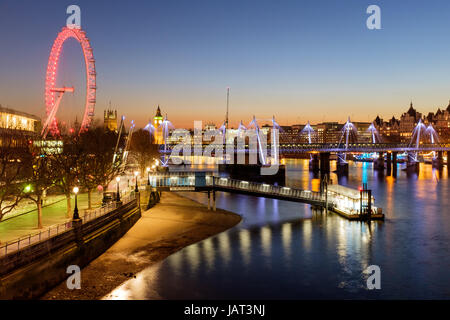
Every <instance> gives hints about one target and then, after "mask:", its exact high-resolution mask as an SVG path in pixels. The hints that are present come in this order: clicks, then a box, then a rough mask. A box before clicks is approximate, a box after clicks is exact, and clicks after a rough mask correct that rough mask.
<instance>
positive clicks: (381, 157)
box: [373, 152, 384, 170]
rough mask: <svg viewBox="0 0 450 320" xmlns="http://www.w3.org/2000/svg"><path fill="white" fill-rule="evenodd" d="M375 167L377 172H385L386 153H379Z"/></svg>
mask: <svg viewBox="0 0 450 320" xmlns="http://www.w3.org/2000/svg"><path fill="white" fill-rule="evenodd" d="M373 167H374V168H375V169H377V170H384V153H383V152H379V153H378V158H377V159H376V160H375V161H374V163H373Z"/></svg>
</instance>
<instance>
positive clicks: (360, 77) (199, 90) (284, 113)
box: [0, 1, 450, 128]
mask: <svg viewBox="0 0 450 320" xmlns="http://www.w3.org/2000/svg"><path fill="white" fill-rule="evenodd" d="M69 4H70V3H68V2H46V3H39V4H38V3H34V2H25V3H16V2H13V1H2V2H1V3H0V21H1V22H0V25H1V26H2V28H1V30H2V31H0V34H1V36H2V39H3V40H2V41H3V43H4V45H5V48H15V50H3V51H2V52H0V57H1V59H0V70H2V76H1V77H0V87H1V88H2V89H3V90H4V91H3V92H1V99H0V104H2V105H3V106H4V107H9V108H13V109H16V110H21V111H24V112H29V113H32V114H35V115H37V116H39V117H41V118H44V117H45V105H44V94H43V92H44V76H45V68H46V63H47V59H48V54H49V51H50V48H51V45H52V43H53V40H54V38H55V37H56V35H57V33H58V32H59V31H60V30H61V28H62V27H63V26H64V24H65V19H66V18H67V15H66V14H65V9H66V7H67V6H68V5H69ZM75 4H78V5H79V6H80V8H81V17H82V19H81V25H82V28H83V29H84V30H86V32H87V35H88V37H89V38H90V39H91V43H92V47H93V49H94V56H95V58H96V60H97V73H98V80H97V84H98V91H97V93H98V95H97V105H96V118H101V114H102V112H103V110H104V109H106V108H107V107H108V106H109V102H110V101H112V106H113V108H114V109H117V110H118V112H119V113H120V114H124V115H125V116H126V117H127V119H130V120H131V119H134V120H135V122H136V124H137V126H139V127H143V126H145V124H146V123H147V122H148V121H149V120H150V119H151V117H152V116H153V113H154V108H155V107H156V106H157V105H160V106H161V107H162V108H163V110H164V113H167V114H168V116H169V118H170V120H171V121H172V122H173V123H174V124H175V125H176V126H177V127H187V128H188V127H192V124H193V121H194V120H203V121H204V122H209V121H213V122H214V123H221V122H223V120H224V118H225V112H226V110H225V109H226V88H227V87H228V86H229V87H231V99H230V124H231V126H237V125H238V123H239V121H240V120H244V122H245V121H246V120H247V119H251V117H252V116H253V115H256V117H257V118H263V119H265V118H267V119H269V118H271V117H272V115H275V116H276V118H277V120H278V122H279V123H280V124H281V125H292V124H297V123H306V122H307V121H308V120H309V121H310V122H311V123H320V122H324V121H338V122H344V121H345V120H346V119H347V117H348V116H350V117H351V118H352V119H354V120H355V121H368V122H369V121H372V120H373V119H374V118H375V117H376V116H377V115H380V117H382V118H388V117H390V116H391V115H392V114H401V113H402V112H403V111H404V109H405V108H407V106H408V104H409V102H410V101H411V100H412V101H413V102H414V105H415V106H416V109H417V110H419V111H421V112H426V111H427V112H428V111H432V110H436V109H437V108H438V107H440V108H441V109H442V108H445V107H446V102H447V101H448V100H449V95H448V94H447V90H448V87H449V86H450V79H448V77H447V75H446V72H445V71H446V69H447V68H450V62H448V61H447V60H448V59H446V57H445V52H447V50H448V49H449V46H450V45H448V44H447V43H446V40H445V37H446V34H445V33H446V32H445V30H446V27H447V25H448V22H446V21H445V12H446V11H447V9H450V4H448V3H445V2H444V1H436V2H434V4H433V5H431V6H428V7H427V10H426V11H424V10H421V8H423V6H424V4H423V3H421V2H420V1H408V2H407V5H400V4H397V3H389V2H385V1H377V4H378V5H379V6H380V8H381V12H382V29H381V30H368V29H367V28H366V25H365V21H366V19H367V17H368V15H367V14H366V12H365V10H366V8H367V5H368V3H363V2H360V1H349V2H346V3H339V4H338V3H335V2H333V1H325V2H322V3H321V4H320V5H319V4H314V3H313V2H308V1H306V2H301V3H298V2H292V1H285V2H284V3H283V6H279V5H275V4H274V3H273V2H271V1H259V2H258V6H255V5H254V4H255V3H254V2H248V3H239V2H236V1H231V2H227V3H226V4H225V3H216V2H215V3H208V2H205V1H197V2H195V3H194V4H189V5H187V4H183V3H175V2H164V3H163V2H159V1H152V2H139V1H136V6H140V7H142V10H135V9H134V8H130V7H127V6H125V5H124V4H121V3H120V2H114V1H113V2H102V1H98V2H95V3H89V2H86V1H76V2H75ZM115 17H120V19H118V20H117V21H116V20H115V19H114V18H115ZM431 17H432V19H430V18H431ZM319 18H320V19H319ZM174 21H176V22H177V23H173V22H174ZM114 22H116V23H114ZM33 25H39V26H40V27H39V28H32V26H33ZM205 26H209V27H208V28H206V27H205ZM405 31H406V32H405ZM180 48H182V50H180ZM83 68H84V62H83V60H82V55H81V50H80V47H79V44H78V43H76V42H75V41H73V42H71V41H70V40H69V41H67V43H66V44H65V45H64V49H63V59H62V62H61V65H60V71H61V76H60V78H59V80H58V81H59V82H61V83H64V84H68V85H73V86H75V93H74V94H73V95H71V94H68V95H66V96H65V97H64V100H63V101H62V103H61V111H60V112H59V116H60V118H62V119H63V120H69V119H73V118H75V116H78V118H79V119H80V118H81V116H82V108H83V104H82V100H83V98H84V90H83V86H84V79H83V74H84V70H83ZM419 74H420V76H419ZM77 89H78V90H77ZM143 113H146V114H147V115H148V116H147V118H148V119H145V116H142V114H143ZM197 114H198V115H199V116H196V115H197ZM204 114H208V117H205V116H200V115H204Z"/></svg>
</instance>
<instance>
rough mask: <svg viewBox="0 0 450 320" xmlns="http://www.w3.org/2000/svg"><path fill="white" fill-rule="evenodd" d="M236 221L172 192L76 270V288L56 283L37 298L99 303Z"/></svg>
mask: <svg viewBox="0 0 450 320" xmlns="http://www.w3.org/2000/svg"><path fill="white" fill-rule="evenodd" d="M240 221H241V217H240V216H239V215H237V214H234V213H231V212H227V211H224V210H220V209H217V211H216V212H213V211H208V210H207V208H205V206H203V205H202V204H199V203H197V202H195V201H193V200H190V199H187V198H183V197H181V196H179V195H176V194H173V193H163V196H162V198H161V203H159V204H157V205H156V206H155V207H153V208H152V209H150V210H148V211H145V212H143V213H142V217H141V219H139V221H138V222H137V223H136V224H135V225H134V226H133V227H132V228H131V229H130V230H129V231H128V232H127V233H126V234H125V236H123V237H122V238H121V239H120V240H119V241H117V242H116V243H115V244H114V245H113V246H112V247H111V248H109V249H108V250H107V251H106V252H105V253H104V254H102V255H101V256H100V257H98V258H97V259H95V260H94V261H92V262H91V263H90V264H89V265H88V266H87V267H85V268H84V269H82V270H81V289H80V290H68V289H67V287H66V283H65V282H64V283H61V284H60V285H59V286H57V287H56V288H54V289H53V290H51V291H49V292H48V293H47V294H45V295H44V296H43V297H42V299H44V300H52V299H67V300H81V299H100V298H102V297H103V296H104V295H106V294H108V293H109V292H111V291H112V290H114V289H115V288H116V287H118V286H119V285H120V284H122V283H123V282H125V281H127V280H128V279H129V278H131V277H134V276H135V274H136V273H138V272H139V271H142V270H143V269H145V268H147V267H149V266H151V265H153V264H154V263H156V262H159V261H161V260H163V259H165V258H166V257H168V256H169V255H171V254H172V253H174V252H176V251H178V250H180V249H182V248H184V247H186V246H188V245H190V244H193V243H195V242H198V241H200V240H203V239H206V238H208V237H210V236H212V235H215V234H217V233H220V232H222V231H225V230H227V229H229V228H231V227H233V226H235V225H236V224H238V223H239V222H240Z"/></svg>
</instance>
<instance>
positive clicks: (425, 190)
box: [111, 160, 450, 299]
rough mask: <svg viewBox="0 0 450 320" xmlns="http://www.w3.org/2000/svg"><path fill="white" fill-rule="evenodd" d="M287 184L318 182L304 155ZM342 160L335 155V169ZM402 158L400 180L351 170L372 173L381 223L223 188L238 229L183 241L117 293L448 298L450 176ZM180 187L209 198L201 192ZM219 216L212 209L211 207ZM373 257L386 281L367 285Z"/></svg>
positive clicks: (367, 167)
mask: <svg viewBox="0 0 450 320" xmlns="http://www.w3.org/2000/svg"><path fill="white" fill-rule="evenodd" d="M286 165H287V166H286V167H287V171H286V172H287V173H286V174H287V185H288V186H291V187H297V188H302V189H313V190H314V189H317V188H318V185H319V180H318V179H314V177H313V175H312V173H310V172H309V170H308V161H307V160H287V161H286ZM334 167H335V164H334V162H333V163H332V167H331V169H332V170H333V169H334ZM401 168H402V165H400V164H399V165H398V168H397V178H393V177H391V176H386V174H380V173H379V172H377V171H374V170H373V167H372V164H371V163H351V165H350V168H349V175H348V177H339V178H338V177H337V176H336V175H335V174H333V173H332V174H331V178H332V179H333V180H335V181H336V180H338V181H339V183H340V184H343V185H348V186H351V187H354V188H358V187H359V186H360V185H361V183H362V181H367V183H368V185H369V188H370V189H372V190H373V195H374V197H375V203H376V205H377V206H380V207H382V208H383V212H384V213H385V215H386V219H385V221H384V222H375V221H374V222H370V223H365V222H356V221H348V220H346V219H344V218H342V217H340V216H338V215H336V214H334V213H328V214H325V213H323V212H315V211H313V210H312V209H311V207H310V206H309V205H306V204H301V203H293V202H286V201H280V200H274V199H264V198H258V197H251V196H244V195H237V194H230V193H221V192H219V193H218V195H217V206H218V207H219V208H223V209H226V210H229V211H232V212H235V213H238V214H240V215H241V216H242V217H243V221H242V222H241V223H240V224H239V225H237V226H236V227H234V228H232V229H230V230H228V231H226V232H223V233H221V234H219V235H217V236H214V237H211V238H208V239H206V240H204V241H201V242H199V243H196V244H194V245H191V246H189V247H186V248H185V249H183V250H181V251H179V252H177V253H175V254H173V255H172V256H170V257H168V258H167V259H166V260H164V261H163V262H161V263H159V264H156V265H153V266H151V267H149V268H148V269H145V270H144V271H142V272H141V273H139V274H137V276H136V278H135V279H131V280H129V281H128V282H126V283H124V284H123V285H122V286H120V287H119V288H116V290H114V291H113V292H112V293H111V295H112V296H114V297H115V298H119V299H154V298H162V299H445V298H447V299H448V298H450V274H449V272H448V270H450V252H449V248H450V210H449V208H450V199H449V197H448V195H449V194H450V180H449V178H448V172H447V168H446V167H445V168H444V169H443V170H441V171H439V170H436V169H432V167H431V165H425V164H421V167H420V173H419V174H415V173H413V174H407V173H406V172H404V171H402V170H401ZM183 195H185V196H187V197H190V198H192V199H195V200H197V201H199V202H202V203H204V204H206V203H207V197H206V196H205V195H204V194H196V193H184V194H183ZM211 214H214V213H211ZM369 265H378V266H379V267H380V269H381V289H380V290H368V289H367V285H366V280H367V277H368V275H367V274H365V273H364V270H365V269H366V268H367V267H368V266H369Z"/></svg>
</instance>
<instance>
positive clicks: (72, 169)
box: [52, 133, 82, 217]
mask: <svg viewBox="0 0 450 320" xmlns="http://www.w3.org/2000/svg"><path fill="white" fill-rule="evenodd" d="M62 141H63V149H62V152H55V153H54V154H53V155H52V158H53V167H54V168H55V173H56V181H55V182H56V185H57V186H58V187H59V188H60V189H61V191H62V192H63V193H64V195H65V196H66V201H67V211H66V216H67V217H70V214H71V212H72V206H71V199H70V196H71V193H72V190H73V187H75V186H76V185H77V184H78V182H79V179H78V175H79V166H80V162H81V161H82V159H81V158H82V145H81V144H80V138H79V136H78V134H76V133H71V134H68V135H66V136H63V137H62Z"/></svg>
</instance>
